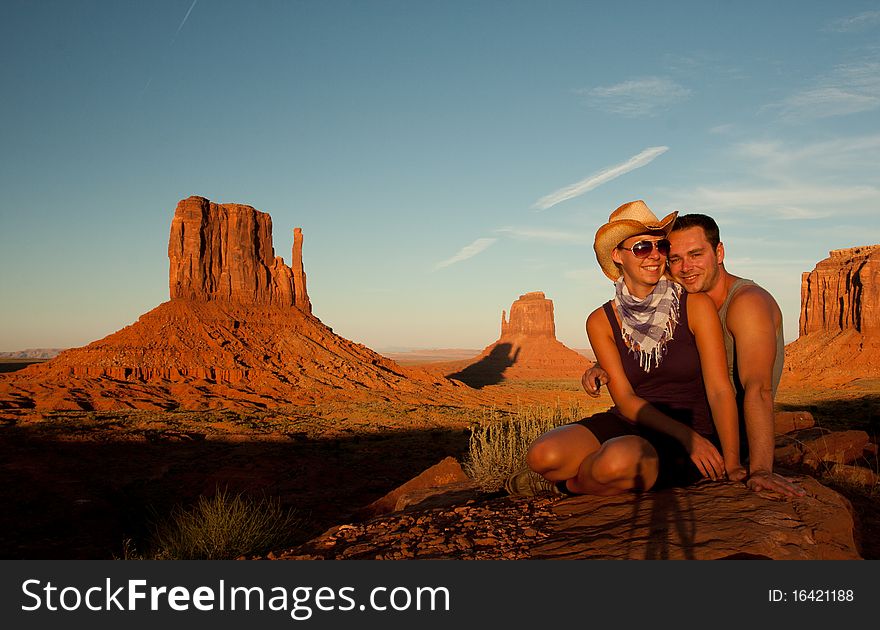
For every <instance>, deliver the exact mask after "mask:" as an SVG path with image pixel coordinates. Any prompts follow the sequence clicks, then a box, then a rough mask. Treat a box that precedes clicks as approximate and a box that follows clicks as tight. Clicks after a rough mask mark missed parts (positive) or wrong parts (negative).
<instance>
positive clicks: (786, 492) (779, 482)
mask: <svg viewBox="0 0 880 630" xmlns="http://www.w3.org/2000/svg"><path fill="white" fill-rule="evenodd" d="M746 485H747V486H748V487H749V490H752V491H754V492H761V491H769V492H776V493H778V494H781V495H783V496H787V497H802V496H804V495H805V494H806V493H807V492H806V490H804V489H803V488H801V487H800V486H799V485H797V484H795V483H792V482H791V481H790V480H788V479H786V478H785V477H783V476H782V475H777V474H776V473H773V472H770V471H767V470H756V471H754V472H752V473H751V474H750V475H749V479H748V481H746Z"/></svg>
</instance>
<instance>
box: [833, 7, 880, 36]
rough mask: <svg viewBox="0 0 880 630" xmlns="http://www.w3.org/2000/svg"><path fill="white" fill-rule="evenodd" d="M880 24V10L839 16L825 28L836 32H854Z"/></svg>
mask: <svg viewBox="0 0 880 630" xmlns="http://www.w3.org/2000/svg"><path fill="white" fill-rule="evenodd" d="M878 25H880V11H865V12H864V13H859V14H858V15H851V16H848V17H842V18H837V19H836V20H832V21H831V22H830V23H829V24H828V26H827V27H826V28H825V30H826V31H832V32H835V33H852V32H854V31H861V30H865V29H868V28H872V27H874V26H878Z"/></svg>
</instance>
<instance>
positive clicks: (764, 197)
mask: <svg viewBox="0 0 880 630" xmlns="http://www.w3.org/2000/svg"><path fill="white" fill-rule="evenodd" d="M731 157H732V158H733V160H734V161H733V162H732V163H731V165H730V167H729V171H730V173H731V174H732V175H734V176H735V181H734V182H724V183H719V184H715V185H705V184H704V185H700V186H697V187H696V188H694V189H691V190H684V191H674V192H672V196H673V199H672V200H671V201H672V202H673V203H672V204H671V205H674V206H682V207H685V208H688V209H689V211H699V212H709V214H712V213H713V212H721V213H729V216H728V220H727V223H728V224H732V223H736V220H737V218H738V217H744V216H750V217H753V218H754V217H758V216H759V217H761V218H763V219H771V220H772V219H775V220H781V221H795V220H796V221H816V220H819V219H827V218H831V217H844V216H845V217H850V218H851V219H852V220H857V219H856V217H859V218H861V219H862V220H863V219H864V217H869V216H873V215H874V214H875V213H876V209H877V208H878V207H880V180H878V177H877V172H876V164H878V163H880V134H874V135H868V136H853V137H841V138H835V139H833V140H825V141H822V142H814V143H809V144H787V143H783V142H779V141H772V140H762V141H755V142H745V143H741V144H738V145H736V146H734V147H733V149H732V151H731Z"/></svg>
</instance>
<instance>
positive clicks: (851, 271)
mask: <svg viewBox="0 0 880 630" xmlns="http://www.w3.org/2000/svg"><path fill="white" fill-rule="evenodd" d="M847 329H853V330H856V331H858V332H863V333H868V332H873V333H878V332H880V245H868V246H865V247H853V248H850V249H836V250H833V251H831V252H830V256H829V257H828V258H826V259H825V260H823V261H821V262H819V263H818V264H817V265H816V268H815V269H813V271H812V272H810V273H804V274H803V278H802V280H801V314H800V334H801V335H808V334H810V333H813V332H819V331H826V332H840V331H843V330H847Z"/></svg>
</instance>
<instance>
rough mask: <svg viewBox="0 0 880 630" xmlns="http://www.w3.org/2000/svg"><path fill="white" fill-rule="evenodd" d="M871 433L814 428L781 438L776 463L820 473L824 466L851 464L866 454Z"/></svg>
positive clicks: (777, 445) (776, 453)
mask: <svg viewBox="0 0 880 630" xmlns="http://www.w3.org/2000/svg"><path fill="white" fill-rule="evenodd" d="M867 445H868V434H867V433H865V432H864V431H827V430H824V429H821V428H813V429H806V430H801V431H797V432H794V433H791V434H788V435H784V436H778V437H777V443H776V450H775V453H774V461H775V462H776V463H777V464H779V465H781V466H787V467H793V466H801V465H802V466H806V467H808V468H811V469H813V470H818V469H819V468H820V467H822V465H823V464H834V463H838V464H848V463H850V462H854V461H856V460H858V459H859V458H861V457H862V456H863V455H864V452H865V448H866V447H867Z"/></svg>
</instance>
